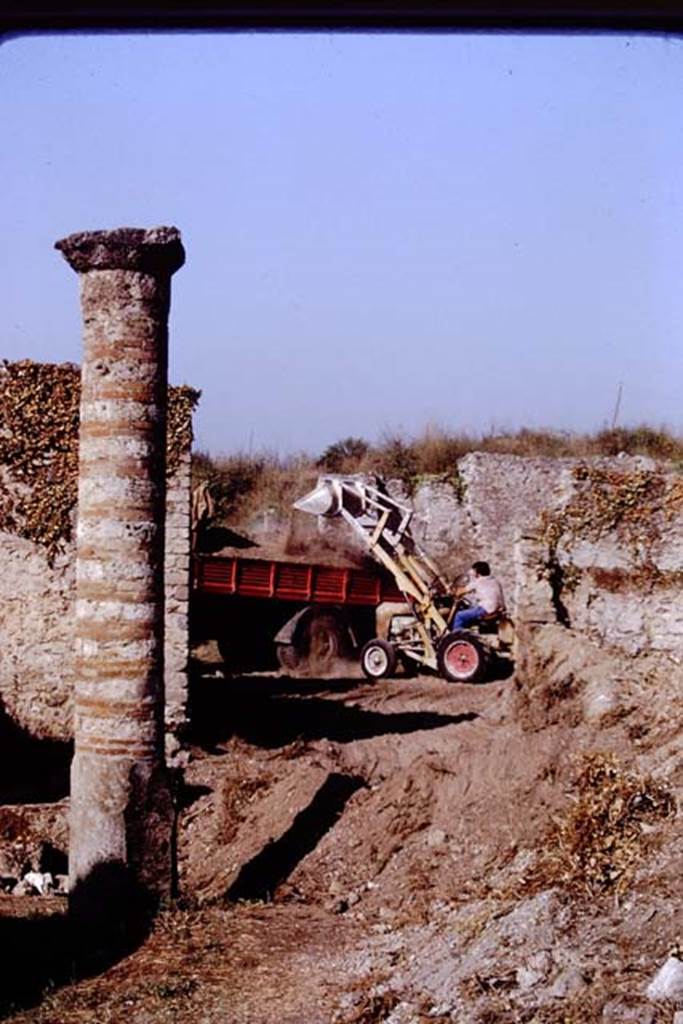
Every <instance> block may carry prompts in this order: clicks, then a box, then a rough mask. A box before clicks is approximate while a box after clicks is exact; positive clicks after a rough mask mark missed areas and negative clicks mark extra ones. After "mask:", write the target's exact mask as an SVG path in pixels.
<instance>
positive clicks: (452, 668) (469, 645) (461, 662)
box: [436, 632, 487, 683]
mask: <svg viewBox="0 0 683 1024" xmlns="http://www.w3.org/2000/svg"><path fill="white" fill-rule="evenodd" d="M486 660H487V659H486V648H485V647H484V645H483V644H482V643H480V641H479V640H477V639H475V637H473V636H471V635H470V634H469V633H465V632H458V633H446V635H445V636H444V637H443V639H442V640H441V643H440V644H439V649H438V651H437V655H436V662H437V665H438V666H439V672H440V673H441V675H442V676H443V678H444V679H447V680H448V681H449V683H478V682H480V681H481V680H482V679H483V678H484V676H485V675H486Z"/></svg>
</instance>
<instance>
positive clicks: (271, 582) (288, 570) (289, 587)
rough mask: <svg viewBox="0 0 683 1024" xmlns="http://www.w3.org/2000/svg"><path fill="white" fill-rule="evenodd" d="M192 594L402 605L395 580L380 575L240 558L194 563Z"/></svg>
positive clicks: (207, 558) (212, 558)
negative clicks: (194, 592)
mask: <svg viewBox="0 0 683 1024" xmlns="http://www.w3.org/2000/svg"><path fill="white" fill-rule="evenodd" d="M193 588H194V589H195V590H197V591H199V592H200V593H204V594H219V595H226V596H229V595H236V596H239V597H262V598H273V599H274V600H279V601H299V602H303V603H305V604H340V605H366V606H371V607H372V606H376V605H378V604H380V603H381V602H382V601H403V600H404V597H403V595H402V594H401V591H400V590H399V589H398V588H397V587H396V584H395V583H394V582H393V580H391V579H389V578H388V577H385V576H382V575H380V572H379V570H378V571H377V572H373V571H372V570H370V569H356V568H346V567H339V566H328V565H313V564H310V563H306V562H286V561H278V560H277V559H272V558H262V559H259V558H251V557H250V558H240V557H239V556H238V555H227V556H226V555H201V556H199V557H197V558H195V559H194V572H193Z"/></svg>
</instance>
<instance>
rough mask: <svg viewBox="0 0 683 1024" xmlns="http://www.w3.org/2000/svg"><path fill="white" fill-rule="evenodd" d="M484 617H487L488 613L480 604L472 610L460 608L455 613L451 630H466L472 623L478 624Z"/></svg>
mask: <svg viewBox="0 0 683 1024" xmlns="http://www.w3.org/2000/svg"><path fill="white" fill-rule="evenodd" d="M486 615H488V612H487V611H486V609H485V608H482V607H481V605H480V604H478V605H476V606H475V607H474V608H461V609H460V611H459V612H456V613H455V618H454V619H453V625H452V626H451V629H467V627H468V626H471V625H472V623H473V622H479V620H480V619H483V618H484V616H486Z"/></svg>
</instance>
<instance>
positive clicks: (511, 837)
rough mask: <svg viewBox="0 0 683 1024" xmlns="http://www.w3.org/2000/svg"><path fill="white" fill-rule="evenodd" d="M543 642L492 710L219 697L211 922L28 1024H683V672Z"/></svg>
mask: <svg viewBox="0 0 683 1024" xmlns="http://www.w3.org/2000/svg"><path fill="white" fill-rule="evenodd" d="M522 643H523V646H522V647H521V651H522V652H523V657H520V659H519V660H518V665H517V674H516V675H515V676H514V677H512V678H510V679H508V680H505V681H496V682H492V683H489V684H486V685H479V686H465V685H449V684H447V683H445V682H444V681H442V680H440V679H436V678H434V677H427V676H419V677H417V678H414V679H403V680H387V681H383V682H381V683H377V684H370V683H368V682H366V681H363V680H360V679H358V678H349V677H344V678H340V679H336V680H330V679H327V680H323V679H314V678H306V679H294V678H289V677H287V676H284V675H283V676H278V675H274V674H272V675H263V674H262V675H256V674H255V675H253V676H247V677H243V678H234V679H227V678H222V677H220V676H219V675H216V674H213V675H212V676H205V677H202V676H201V675H200V676H199V677H198V678H197V679H196V680H195V682H194V687H195V693H194V701H193V706H194V709H195V715H194V725H193V729H194V732H193V736H192V760H191V762H190V765H189V767H188V770H187V773H186V778H185V784H184V789H183V792H182V807H181V811H180V818H179V852H178V868H179V880H180V886H181V891H182V893H183V900H184V902H185V905H186V909H184V910H176V911H175V912H173V913H171V914H169V915H166V916H164V917H163V918H162V919H161V920H160V921H159V922H158V924H157V927H156V929H155V931H154V933H153V935H152V936H151V937H150V939H149V940H148V941H147V942H146V943H145V944H144V945H143V947H142V948H141V949H140V950H139V951H138V952H137V953H135V954H134V955H133V956H131V957H129V958H128V960H127V961H126V962H125V963H122V964H120V965H118V967H115V968H113V969H112V970H111V971H110V972H108V973H107V974H106V975H105V976H104V977H103V978H101V979H100V981H99V987H97V986H95V985H94V983H93V982H86V981H84V982H81V983H79V985H78V986H75V987H74V988H72V989H65V990H64V992H63V993H61V994H60V993H57V994H56V995H55V996H53V997H51V1000H50V1001H49V1008H48V1006H47V1004H46V1008H45V1013H46V1014H47V1016H45V1015H43V1016H41V1015H40V1014H41V1011H39V1010H37V1011H33V1012H29V1013H27V1014H24V1015H22V1016H21V1017H17V1018H16V1020H17V1021H19V1020H21V1021H26V1022H28V1021H29V1020H31V1021H34V1022H38V1021H41V1020H42V1021H47V1020H56V1019H59V1020H60V1021H62V1022H64V1024H68V1022H73V1024H76V1022H77V1021H79V1022H80V1021H83V1020H85V1019H88V1018H87V1016H84V1014H87V1013H89V1014H91V1017H90V1018H89V1019H94V1016H97V1019H101V1020H102V1021H103V1022H106V1021H107V1020H111V1021H115V1020H121V1019H124V1018H125V1019H130V1020H132V1021H140V1022H142V1021H145V1022H153V1024H161V1022H162V1021H166V1020H176V1019H178V1020H180V1019H201V1020H202V1021H206V1022H207V1024H213V1022H214V1021H215V1022H216V1024H218V1021H220V1022H221V1024H225V1022H228V1024H276V1022H277V1024H281V1022H283V1021H284V1022H290V1021H291V1022H292V1024H293V1022H295V1021H296V1022H297V1024H299V1022H306V1024H378V1022H382V1021H385V1022H387V1024H426V1022H435V1021H436V1022H437V1024H445V1022H446V1021H448V1022H456V1021H457V1022H468V1024H469V1022H473V1024H476V1022H480V1024H494V1022H502V1024H506V1022H509V1024H513V1022H514V1024H517V1022H520V1024H526V1022H528V1024H532V1022H536V1024H578V1022H581V1024H584V1022H590V1021H601V1022H606V1024H609V1022H613V1024H621V1022H625V1021H634V1022H635V1021H642V1022H657V1021H667V1022H670V1021H671V1019H672V1011H673V1009H674V1008H675V1007H676V1005H677V1004H676V1003H675V1001H671V1000H670V1001H668V1002H667V1001H666V1000H664V1001H660V1002H657V1001H653V1000H652V999H649V998H648V997H647V996H646V988H647V985H648V983H649V982H650V981H651V979H652V977H653V976H654V974H655V973H656V971H657V970H658V969H659V967H660V966H661V965H662V964H663V963H664V961H665V960H666V959H667V956H668V955H669V953H671V952H672V951H673V952H674V959H675V957H678V956H680V954H681V950H680V945H677V942H678V937H679V936H680V934H681V932H682V930H683V928H682V925H683V919H682V917H681V913H680V909H679V900H680V892H679V889H680V877H681V874H682V869H683V825H682V823H681V818H680V816H679V815H678V814H677V806H678V803H679V802H680V797H681V791H682V790H683V756H682V755H683V737H681V734H680V729H679V725H678V722H679V721H680V713H681V711H682V710H683V708H682V707H681V704H682V703H683V697H682V695H681V692H680V682H679V680H680V674H679V670H678V668H677V666H676V665H675V664H674V663H673V662H671V661H670V660H667V659H666V658H655V657H653V656H648V657H639V658H627V657H626V656H624V655H617V654H615V653H614V652H611V651H607V650H605V649H600V648H597V647H592V646H590V645H588V644H587V643H586V641H585V640H584V639H581V638H579V637H577V636H576V635H574V634H573V633H572V632H571V631H570V630H567V629H565V628H563V627H552V626H546V627H542V628H539V629H537V630H536V631H535V633H534V634H533V635H530V636H526V637H524V638H522ZM115 979H118V988H116V987H115ZM122 987H123V988H122ZM121 991H125V992H126V993H127V997H126V998H127V1000H128V1002H127V1003H126V1004H125V1005H128V1006H129V1007H130V1008H131V1010H130V1012H128V1011H127V1010H125V1008H124V1001H122V998H120V997H119V996H118V995H117V994H116V993H117V992H121ZM107 1007H109V1009H107ZM48 1009H49V1012H48ZM50 1014H51V1016H50ZM107 1014H109V1015H107ZM117 1014H118V1016H117Z"/></svg>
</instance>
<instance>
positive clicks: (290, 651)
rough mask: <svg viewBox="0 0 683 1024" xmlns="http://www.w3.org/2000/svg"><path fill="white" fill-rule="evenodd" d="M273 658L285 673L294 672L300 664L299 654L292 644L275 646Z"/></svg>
mask: <svg viewBox="0 0 683 1024" xmlns="http://www.w3.org/2000/svg"><path fill="white" fill-rule="evenodd" d="M275 656H276V658H277V663H278V665H279V666H280V668H281V669H284V671H285V672H294V671H296V669H297V668H298V667H299V665H300V664H301V654H300V653H299V651H298V650H297V648H296V647H295V645H294V644H275Z"/></svg>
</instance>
